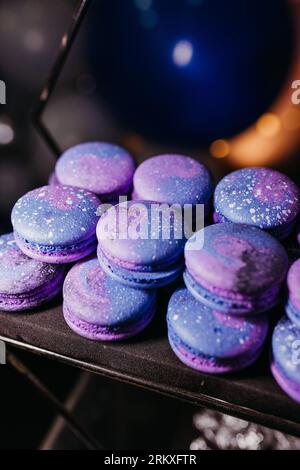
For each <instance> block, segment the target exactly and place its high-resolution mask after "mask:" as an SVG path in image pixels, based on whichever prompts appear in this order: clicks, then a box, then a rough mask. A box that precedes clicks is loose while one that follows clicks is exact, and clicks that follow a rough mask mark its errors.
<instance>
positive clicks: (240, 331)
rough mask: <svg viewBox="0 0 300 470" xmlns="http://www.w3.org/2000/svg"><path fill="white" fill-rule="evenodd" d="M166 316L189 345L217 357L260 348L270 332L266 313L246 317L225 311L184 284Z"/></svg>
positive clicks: (175, 295) (171, 325)
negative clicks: (206, 302)
mask: <svg viewBox="0 0 300 470" xmlns="http://www.w3.org/2000/svg"><path fill="white" fill-rule="evenodd" d="M167 318H168V325H169V328H170V327H171V329H172V330H173V331H174V332H175V334H176V335H177V336H178V337H179V338H180V340H181V341H182V342H183V343H184V344H185V345H186V346H187V347H188V348H191V349H192V350H194V351H198V352H199V353H200V355H204V356H209V357H214V358H217V359H229V358H238V357H240V356H243V355H244V354H245V353H246V354H247V353H248V352H251V351H254V352H257V351H258V350H259V349H260V348H261V347H262V345H263V343H264V340H265V338H266V335H267V332H268V320H267V318H266V316H260V317H251V318H249V319H245V318H237V317H232V316H229V315H223V314H221V313H219V312H217V311H215V310H212V309H210V308H209V307H206V306H205V305H203V304H201V303H200V302H198V301H197V300H196V299H194V297H193V296H192V295H191V294H190V293H189V292H188V290H187V289H185V288H181V289H178V290H177V291H176V292H175V293H174V294H173V296H172V297H171V299H170V302H169V306H168V315H167Z"/></svg>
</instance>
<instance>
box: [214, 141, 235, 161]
mask: <svg viewBox="0 0 300 470" xmlns="http://www.w3.org/2000/svg"><path fill="white" fill-rule="evenodd" d="M229 152H230V146H229V143H228V142H227V140H223V139H218V140H215V141H214V142H213V143H212V144H211V146H210V153H211V155H212V156H213V157H214V158H225V157H227V156H228V155H229Z"/></svg>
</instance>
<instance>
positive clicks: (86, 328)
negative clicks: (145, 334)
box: [63, 302, 155, 341]
mask: <svg viewBox="0 0 300 470" xmlns="http://www.w3.org/2000/svg"><path fill="white" fill-rule="evenodd" d="M63 315H64V318H65V320H66V322H67V324H68V325H69V327H70V328H71V329H72V330H73V331H75V333H77V334H79V335H80V336H84V337H86V338H88V339H91V340H100V341H118V340H122V339H126V338H130V337H132V336H135V335H137V334H138V333H140V332H141V331H143V330H144V329H145V328H146V327H147V326H148V325H149V323H151V321H152V319H153V317H154V315H155V304H154V305H153V306H152V307H150V308H149V307H148V308H147V310H146V311H145V314H144V315H143V316H142V317H141V318H140V319H138V320H137V321H135V322H133V321H132V322H129V321H128V322H127V323H124V324H117V325H97V324H95V323H89V322H87V321H84V320H82V319H81V318H79V317H78V316H76V315H75V314H74V313H73V312H72V311H71V310H70V308H69V307H68V304H67V302H64V304H63Z"/></svg>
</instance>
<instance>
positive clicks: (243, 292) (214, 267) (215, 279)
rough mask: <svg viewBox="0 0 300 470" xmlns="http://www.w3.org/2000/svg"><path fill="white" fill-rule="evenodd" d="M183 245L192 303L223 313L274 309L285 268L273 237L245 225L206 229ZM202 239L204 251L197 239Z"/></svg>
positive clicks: (282, 250) (285, 255)
mask: <svg viewBox="0 0 300 470" xmlns="http://www.w3.org/2000/svg"><path fill="white" fill-rule="evenodd" d="M202 230H203V231H202V232H201V231H200V232H198V233H197V234H195V235H193V236H192V237H191V238H190V239H189V240H188V242H187V244H186V246H185V262H186V270H185V272H184V280H185V283H186V286H187V288H188V289H189V290H190V292H191V293H192V294H193V295H194V296H195V298H196V299H198V300H200V301H201V302H203V303H205V304H206V305H208V306H210V307H211V308H214V309H216V310H219V311H221V312H224V313H227V314H232V315H252V314H258V313H261V312H264V311H266V310H268V309H270V308H271V307H273V306H274V305H275V304H276V302H277V299H278V294H279V292H280V289H281V287H282V283H283V281H284V279H285V276H286V272H287V269H288V258H287V254H286V252H285V250H284V248H283V247H282V245H281V244H280V243H279V242H278V241H277V240H276V239H275V238H274V237H272V236H271V235H269V234H268V233H266V232H264V231H263V230H260V229H258V228H256V227H251V226H249V225H242V224H233V223H223V224H216V225H210V226H208V227H205V228H204V229H202ZM199 235H202V237H203V247H201V248H200V249H198V247H197V244H196V245H195V241H196V239H197V237H199Z"/></svg>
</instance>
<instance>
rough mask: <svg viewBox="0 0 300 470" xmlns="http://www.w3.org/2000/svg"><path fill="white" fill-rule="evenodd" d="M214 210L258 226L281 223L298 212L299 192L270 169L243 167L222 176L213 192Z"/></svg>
mask: <svg viewBox="0 0 300 470" xmlns="http://www.w3.org/2000/svg"><path fill="white" fill-rule="evenodd" d="M214 206H215V211H216V213H217V214H218V213H219V214H220V215H221V216H223V217H225V218H226V219H227V220H229V221H231V222H234V223H243V224H249V225H254V226H257V227H259V228H262V229H267V230H268V229H272V228H273V227H277V226H285V225H286V224H290V223H291V222H292V221H294V220H295V218H296V217H297V215H298V214H299V211H300V192H299V188H298V187H297V185H296V184H295V183H294V182H293V181H292V180H291V179H290V178H288V177H287V176H286V175H284V174H282V173H280V172H278V171H275V170H272V169H270V168H259V167H255V168H244V169H241V170H237V171H235V172H233V173H230V174H229V175H227V176H225V177H224V178H223V179H222V180H221V181H220V182H219V184H218V185H217V187H216V190H215V195H214Z"/></svg>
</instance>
